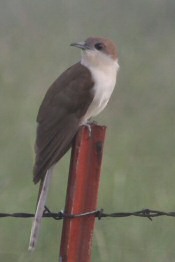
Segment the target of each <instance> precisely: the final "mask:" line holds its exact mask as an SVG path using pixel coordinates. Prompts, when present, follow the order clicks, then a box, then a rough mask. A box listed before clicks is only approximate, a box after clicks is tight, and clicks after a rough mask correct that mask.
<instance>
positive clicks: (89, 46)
mask: <svg viewBox="0 0 175 262" xmlns="http://www.w3.org/2000/svg"><path fill="white" fill-rule="evenodd" d="M71 46H75V47H78V48H80V49H81V50H82V59H81V63H82V64H84V65H86V66H88V67H97V66H98V67H108V66H109V67H111V66H113V67H115V66H116V69H118V53H117V47H116V45H115V44H114V43H113V42H112V41H111V40H110V39H107V38H102V37H89V38H87V39H86V40H85V41H82V42H76V43H72V44H71Z"/></svg>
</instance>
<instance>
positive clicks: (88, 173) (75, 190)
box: [59, 124, 106, 262]
mask: <svg viewBox="0 0 175 262" xmlns="http://www.w3.org/2000/svg"><path fill="white" fill-rule="evenodd" d="M105 131H106V127H104V126H98V125H94V124H93V125H91V132H89V130H88V128H87V127H86V126H82V127H81V128H80V130H79V132H78V134H77V136H76V139H75V144H74V146H73V148H72V155H71V163H70V170H69V179H68V188H67V196H66V204H65V211H64V212H65V213H66V214H68V215H70V214H81V213H85V212H90V211H95V210H96V209H97V199H98V188H99V181H100V171H101V162H102V154H103V144H104V138H105ZM94 224H95V217H94V216H88V217H87V216H86V217H79V218H65V219H64V222H63V229H62V238H61V247H60V260H59V261H60V262H90V261H91V249H92V237H93V230H94Z"/></svg>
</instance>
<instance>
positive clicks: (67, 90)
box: [33, 63, 94, 183]
mask: <svg viewBox="0 0 175 262" xmlns="http://www.w3.org/2000/svg"><path fill="white" fill-rule="evenodd" d="M77 79H78V80H79V84H78V85H77V84H76V83H77ZM93 85H94V82H93V80H92V78H91V74H90V71H89V70H88V69H87V68H86V67H85V66H83V65H81V64H80V63H77V64H75V65H73V66H72V67H70V68H69V69H67V70H66V71H65V72H64V73H63V74H62V75H61V76H60V77H58V79H57V80H56V81H55V82H54V83H53V84H52V85H51V87H50V88H49V89H48V91H47V93H46V95H45V98H44V100H43V102H42V104H41V106H40V109H39V112H38V116H37V122H38V127H37V137H36V145H35V152H36V160H35V164H34V177H33V180H34V182H35V183H37V182H38V181H39V180H40V179H43V178H44V177H45V174H46V172H47V170H48V169H49V168H50V167H51V166H53V165H54V164H55V163H56V162H58V161H59V159H60V158H61V157H62V156H63V155H64V154H65V153H66V152H67V150H68V149H69V148H70V146H71V143H72V140H73V138H74V136H75V134H76V132H77V130H78V127H79V126H80V123H81V118H82V117H83V116H84V114H85V113H86V111H87V109H88V107H89V105H90V103H91V102H92V100H93V96H94V94H93V89H92V87H93Z"/></svg>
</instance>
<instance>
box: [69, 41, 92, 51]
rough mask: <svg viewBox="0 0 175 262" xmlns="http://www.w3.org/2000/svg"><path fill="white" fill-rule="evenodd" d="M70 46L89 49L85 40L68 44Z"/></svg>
mask: <svg viewBox="0 0 175 262" xmlns="http://www.w3.org/2000/svg"><path fill="white" fill-rule="evenodd" d="M70 45H71V46H74V47H78V48H80V49H82V50H86V49H90V48H89V46H88V45H87V44H86V42H77V43H72V44H70Z"/></svg>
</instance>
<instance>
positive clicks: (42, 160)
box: [29, 37, 119, 251]
mask: <svg viewBox="0 0 175 262" xmlns="http://www.w3.org/2000/svg"><path fill="white" fill-rule="evenodd" d="M71 46H72V47H77V48H79V49H81V59H80V61H79V62H78V63H75V64H74V65H72V66H71V67H69V68H68V69H67V70H65V71H64V72H63V73H62V74H61V75H60V76H59V77H58V78H57V79H56V80H55V81H54V82H53V84H52V85H51V86H50V88H49V89H48V91H47V92H46V95H45V97H44V99H43V101H42V103H41V105H40V108H39V111H38V115H37V132H36V142H35V155H36V157H35V163H34V168H33V182H34V183H35V184H36V183H38V182H39V181H40V195H39V197H38V203H37V208H36V213H35V217H34V220H33V224H32V229H31V235H30V241H29V250H30V251H33V250H34V249H35V247H36V244H37V240H38V235H39V229H40V224H41V219H42V215H43V212H44V207H45V203H46V198H47V193H48V189H49V184H50V181H51V178H52V173H53V168H54V166H55V164H56V163H57V162H58V161H59V160H60V159H61V158H62V157H63V155H64V154H65V153H66V152H67V151H68V150H69V149H70V147H71V145H72V142H73V139H74V137H75V135H76V133H77V131H78V129H79V128H80V126H82V125H88V123H89V121H90V120H91V119H92V117H95V116H96V115H98V114H99V113H100V112H101V111H102V110H103V109H104V108H105V107H106V105H107V104H108V101H109V99H110V97H111V94H112V92H113V90H114V87H115V85H116V79H117V73H118V69H119V64H118V50H117V46H116V44H115V43H114V42H113V41H112V40H110V39H108V38H104V37H88V38H87V39H86V40H85V41H80V42H74V43H72V44H71Z"/></svg>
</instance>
